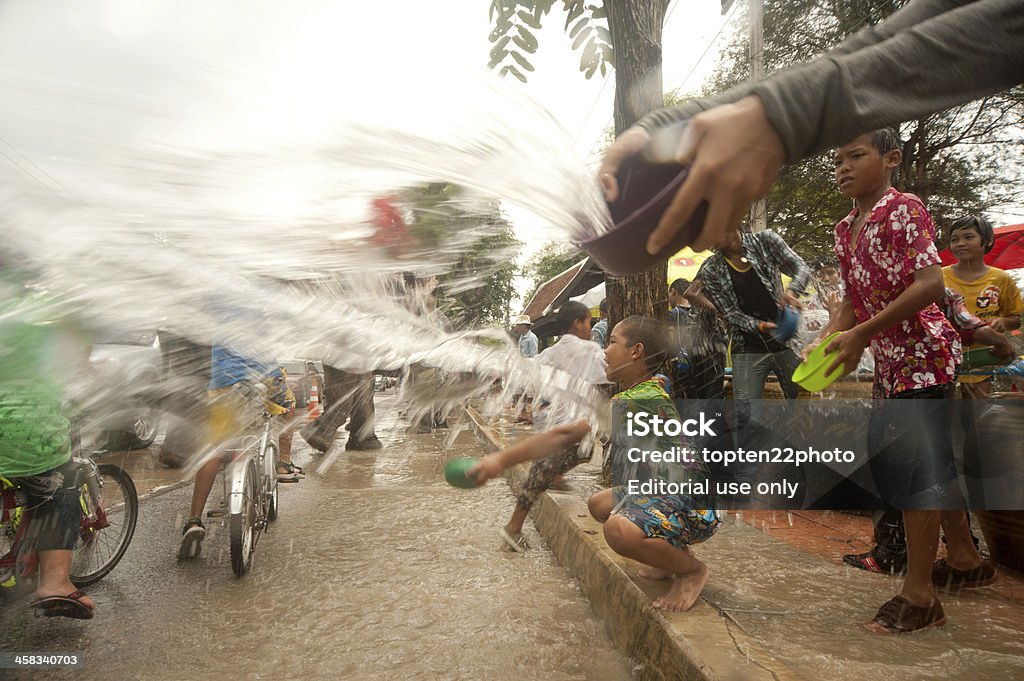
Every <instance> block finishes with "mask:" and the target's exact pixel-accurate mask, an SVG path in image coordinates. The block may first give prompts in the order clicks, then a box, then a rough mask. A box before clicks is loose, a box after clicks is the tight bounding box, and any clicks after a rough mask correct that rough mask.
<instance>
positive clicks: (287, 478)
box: [274, 461, 306, 482]
mask: <svg viewBox="0 0 1024 681" xmlns="http://www.w3.org/2000/svg"><path fill="white" fill-rule="evenodd" d="M281 469H284V471H285V472H284V473H282V472H281ZM274 471H275V472H276V473H277V481H278V482H298V481H299V480H301V479H302V478H304V477H306V473H305V471H303V470H302V469H301V468H299V467H298V466H296V465H295V464H292V463H289V462H287V461H278V462H277V463H276V464H274Z"/></svg>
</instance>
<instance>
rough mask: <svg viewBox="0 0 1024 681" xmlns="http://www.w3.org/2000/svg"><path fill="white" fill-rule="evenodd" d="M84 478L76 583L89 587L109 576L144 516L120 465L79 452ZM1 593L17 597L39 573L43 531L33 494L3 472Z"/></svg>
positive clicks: (0, 488) (0, 498)
mask: <svg viewBox="0 0 1024 681" xmlns="http://www.w3.org/2000/svg"><path fill="white" fill-rule="evenodd" d="M73 461H74V462H75V463H76V464H77V467H76V471H77V474H78V480H79V481H80V499H81V504H82V519H81V524H80V526H79V532H78V538H77V540H76V542H75V546H74V549H73V556H72V563H71V582H72V583H73V584H74V585H75V586H77V587H79V588H82V587H87V586H90V585H92V584H95V583H96V582H98V581H100V580H101V579H103V578H104V577H106V576H107V575H108V574H109V573H110V571H111V570H113V569H114V567H115V566H116V565H117V564H118V563H119V562H120V561H121V558H122V557H124V553H125V551H126V550H127V549H128V545H129V544H130V543H131V540H132V537H133V536H134V534H135V525H136V523H137V522H138V519H139V497H138V493H137V492H136V490H135V483H134V481H133V480H132V478H131V476H130V475H129V474H128V472H127V471H125V470H124V469H123V468H121V467H120V466H116V465H114V464H107V463H103V464H97V463H96V462H94V461H93V460H92V459H89V458H80V457H74V459H73ZM0 491H2V494H0V594H3V596H2V597H6V596H8V595H10V596H11V597H12V598H16V597H18V596H19V595H21V594H22V593H24V592H26V591H27V590H28V589H29V588H31V587H33V585H34V583H35V579H36V576H37V571H38V570H37V568H38V552H37V551H36V548H35V540H36V534H37V530H35V529H34V527H33V524H32V509H31V508H29V507H28V496H27V495H26V494H25V492H24V490H22V489H21V488H20V487H19V486H18V485H16V484H15V483H14V482H12V481H11V480H9V479H7V478H5V477H2V476H0Z"/></svg>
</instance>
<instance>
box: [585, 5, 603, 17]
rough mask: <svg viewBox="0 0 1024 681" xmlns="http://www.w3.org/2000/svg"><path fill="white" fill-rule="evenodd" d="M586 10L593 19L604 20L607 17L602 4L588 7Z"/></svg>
mask: <svg viewBox="0 0 1024 681" xmlns="http://www.w3.org/2000/svg"><path fill="white" fill-rule="evenodd" d="M587 9H589V10H590V16H591V17H593V18H594V19H604V18H606V17H607V16H608V8H607V7H606V6H605V5H604V3H602V4H601V5H600V6H599V5H588V6H587Z"/></svg>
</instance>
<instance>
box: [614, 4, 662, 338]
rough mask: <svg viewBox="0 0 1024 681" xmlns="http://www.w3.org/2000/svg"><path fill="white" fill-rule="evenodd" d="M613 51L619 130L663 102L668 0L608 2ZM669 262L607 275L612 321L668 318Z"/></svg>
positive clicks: (617, 124)
mask: <svg viewBox="0 0 1024 681" xmlns="http://www.w3.org/2000/svg"><path fill="white" fill-rule="evenodd" d="M604 6H605V9H606V10H607V12H608V29H609V30H610V31H611V34H612V47H613V49H614V50H615V54H614V59H615V134H616V135H620V134H622V132H623V131H625V130H626V129H627V128H629V127H630V126H631V125H633V124H634V123H635V122H636V121H637V120H638V119H639V118H640V117H641V116H643V115H645V114H647V113H649V112H651V111H653V110H654V109H658V108H661V107H663V106H664V105H665V103H664V102H665V100H664V93H663V84H662V75H661V32H662V24H663V23H664V21H665V11H666V9H667V8H668V0H606V1H605V3H604ZM667 277H668V272H667V263H665V264H662V265H659V266H658V267H655V268H654V269H652V270H648V271H647V272H641V273H640V274H634V275H631V276H627V277H613V276H612V275H610V274H609V275H605V287H606V289H607V297H608V306H609V307H608V317H609V319H608V323H609V325H610V326H615V324H616V323H618V322H619V321H620V320H622V319H623V318H625V317H628V316H630V315H646V316H648V317H654V318H656V319H661V318H662V317H664V316H665V312H666V306H667V298H668V281H667Z"/></svg>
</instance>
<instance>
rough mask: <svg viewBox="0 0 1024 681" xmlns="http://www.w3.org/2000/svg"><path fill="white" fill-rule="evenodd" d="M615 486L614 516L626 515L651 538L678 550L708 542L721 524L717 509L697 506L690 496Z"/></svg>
mask: <svg viewBox="0 0 1024 681" xmlns="http://www.w3.org/2000/svg"><path fill="white" fill-rule="evenodd" d="M612 489H613V495H612V496H613V498H614V499H615V508H614V509H613V510H612V515H621V516H623V517H625V518H626V519H627V520H629V522H631V523H633V524H634V525H636V526H637V527H639V528H640V529H641V530H643V531H644V534H646V535H647V536H648V537H650V538H651V539H664V540H665V541H667V542H668V543H669V544H671V545H672V546H674V547H676V548H677V549H685V548H686V547H687V546H692V545H693V544H700V543H701V542H703V541H707V540H708V539H710V538H711V536H712V535H713V534H714V533H715V532H716V531H717V530H718V526H719V525H720V524H721V523H722V518H721V516H719V515H718V512H717V511H715V510H714V509H710V508H708V509H698V508H694V507H695V506H696V504H695V503H694V501H693V499H691V498H690V497H688V496H683V495H680V494H666V495H664V496H656V497H655V496H642V495H639V494H626V493H625V491H623V488H622V487H614V488H612Z"/></svg>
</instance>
